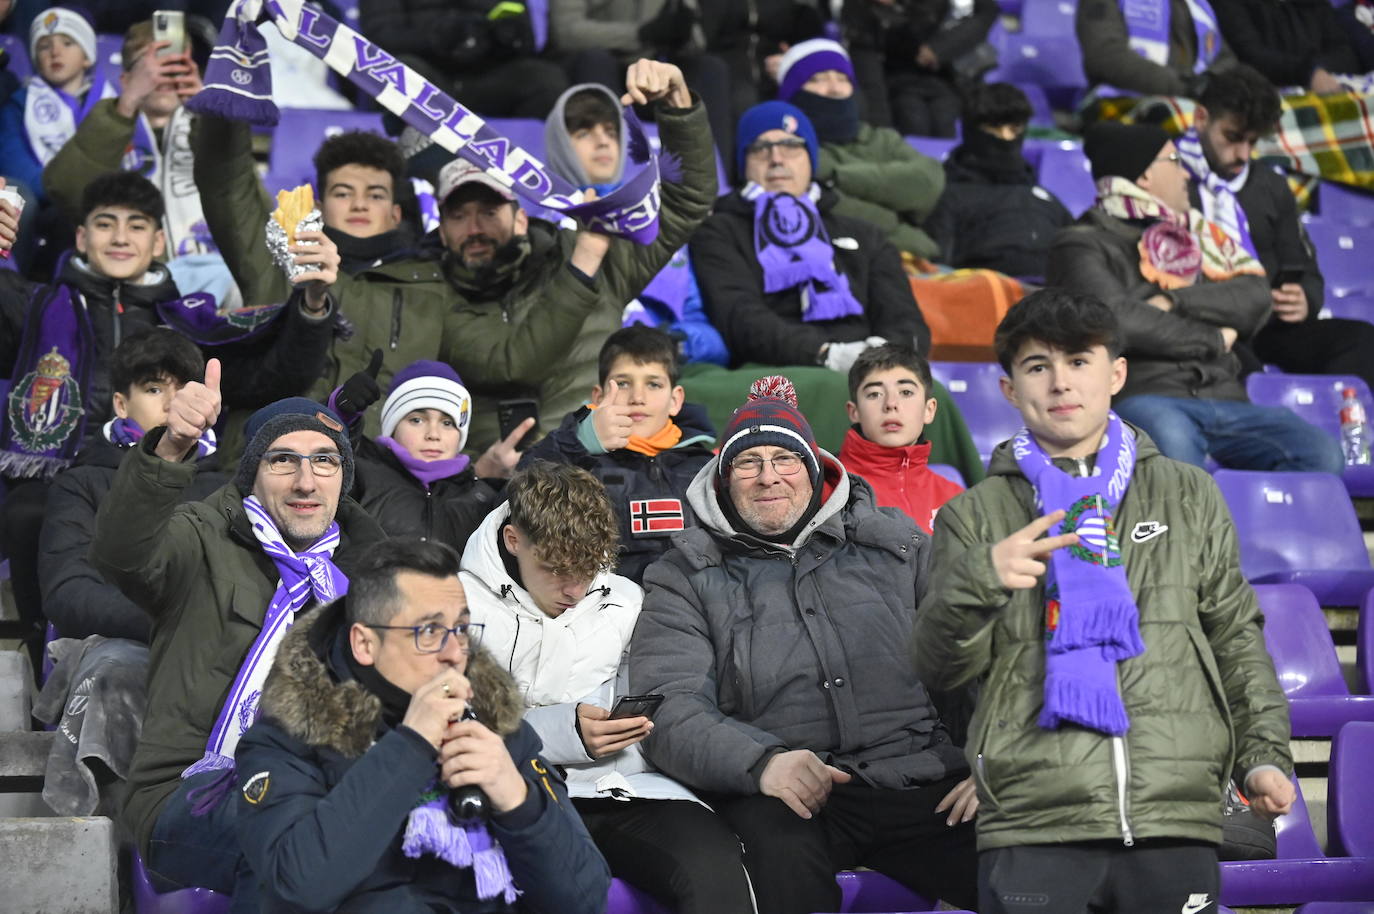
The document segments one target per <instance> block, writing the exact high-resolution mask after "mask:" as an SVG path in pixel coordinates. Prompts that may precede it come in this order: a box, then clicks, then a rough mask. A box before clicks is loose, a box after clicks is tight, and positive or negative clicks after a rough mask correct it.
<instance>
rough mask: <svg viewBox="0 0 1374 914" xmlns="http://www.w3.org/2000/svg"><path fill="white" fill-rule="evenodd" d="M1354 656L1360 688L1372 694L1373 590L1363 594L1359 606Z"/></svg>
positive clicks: (1373, 651)
mask: <svg viewBox="0 0 1374 914" xmlns="http://www.w3.org/2000/svg"><path fill="white" fill-rule="evenodd" d="M1355 645H1356V647H1355V657H1356V663H1357V670H1358V672H1359V676H1360V690H1361V691H1362V692H1363V693H1364V694H1366V695H1370V694H1374V590H1371V591H1370V592H1369V593H1367V594H1366V595H1365V598H1364V605H1363V606H1361V607H1360V624H1359V628H1358V629H1356V631H1355Z"/></svg>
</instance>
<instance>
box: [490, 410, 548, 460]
mask: <svg viewBox="0 0 1374 914" xmlns="http://www.w3.org/2000/svg"><path fill="white" fill-rule="evenodd" d="M496 418H497V421H498V422H500V423H501V440H503V441H504V440H505V439H506V438H508V437H510V433H511V432H513V431H515V429H516V428H517V427H518V426H519V425H520V423H521V422H524V421H525V420H526V419H533V420H534V422H535V426H536V428H537V427H538V425H539V401H538V400H530V399H528V398H525V399H520V400H501V401H500V402H498V403H497V404H496ZM534 432H535V429H533V428H532V429H530V430H529V431H527V432H525V434H524V435H523V436H521V438H520V440H519V441H517V442H516V443H515V449H516V450H517V451H523V450H524V449H525V448H526V447H527V446H528V445H530V444H532V443H534Z"/></svg>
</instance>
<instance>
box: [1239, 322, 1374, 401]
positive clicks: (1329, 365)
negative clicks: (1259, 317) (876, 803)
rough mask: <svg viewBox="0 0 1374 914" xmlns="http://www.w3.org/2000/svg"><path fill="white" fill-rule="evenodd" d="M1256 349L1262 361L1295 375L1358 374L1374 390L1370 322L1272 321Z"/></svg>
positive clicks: (1373, 340) (1373, 339)
mask: <svg viewBox="0 0 1374 914" xmlns="http://www.w3.org/2000/svg"><path fill="white" fill-rule="evenodd" d="M1253 348H1254V350H1255V354H1256V355H1258V356H1259V357H1260V358H1261V359H1263V360H1264V361H1266V362H1270V363H1272V364H1274V365H1277V366H1279V367H1280V368H1282V369H1283V370H1284V371H1287V372H1290V373H1292V374H1346V375H1355V376H1356V377H1359V378H1363V379H1364V382H1365V383H1366V384H1368V385H1369V387H1370V389H1371V390H1374V324H1371V323H1369V322H1368V321H1357V320H1349V319H1346V318H1339V317H1333V318H1331V319H1330V320H1321V321H1303V322H1301V323H1298V324H1288V323H1284V322H1282V321H1270V322H1269V323H1268V324H1266V325H1265V326H1264V327H1263V328H1262V329H1261V330H1260V332H1259V333H1258V334H1256V336H1255V340H1254V344H1253Z"/></svg>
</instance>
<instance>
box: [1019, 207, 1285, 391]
mask: <svg viewBox="0 0 1374 914" xmlns="http://www.w3.org/2000/svg"><path fill="white" fill-rule="evenodd" d="M1142 234H1144V227H1143V226H1141V225H1136V224H1133V223H1130V222H1126V221H1124V220H1121V219H1117V218H1116V217H1114V216H1109V215H1107V214H1106V213H1103V212H1102V211H1101V210H1099V209H1095V208H1094V209H1090V210H1088V211H1087V212H1086V213H1084V214H1083V215H1082V217H1081V218H1079V220H1078V222H1077V223H1075V224H1074V225H1071V226H1069V227H1068V228H1066V229H1064V230H1063V231H1061V232H1060V233H1059V234H1058V235H1056V236H1055V239H1054V244H1053V245H1052V246H1051V247H1050V258H1049V265H1048V267H1047V268H1046V272H1045V282H1046V284H1048V285H1051V286H1063V287H1064V288H1066V289H1071V290H1073V291H1074V292H1079V293H1083V294H1087V295H1091V296H1093V297H1095V298H1098V299H1100V300H1101V301H1103V302H1105V303H1106V304H1107V306H1108V307H1109V308H1111V309H1112V310H1113V311H1114V312H1116V317H1117V320H1118V321H1119V322H1120V325H1121V335H1122V343H1123V351H1122V354H1123V355H1125V356H1126V357H1127V359H1128V360H1129V361H1130V363H1131V369H1130V371H1129V372H1127V373H1126V384H1125V386H1124V387H1122V389H1121V392H1120V393H1119V394H1117V399H1118V400H1124V399H1126V398H1127V397H1133V396H1136V395H1138V394H1155V395H1159V396H1164V397H1202V398H1207V399H1215V400H1245V399H1246V396H1245V385H1244V383H1243V382H1242V381H1241V377H1240V374H1241V361H1240V358H1239V357H1238V356H1237V355H1236V353H1235V352H1232V351H1228V350H1227V348H1226V344H1225V341H1224V340H1223V339H1222V336H1221V328H1222V327H1231V328H1233V329H1235V331H1236V332H1237V334H1238V340H1239V342H1241V343H1243V342H1245V341H1247V340H1249V339H1250V338H1251V337H1252V336H1254V335H1255V333H1256V331H1258V330H1259V329H1260V327H1262V326H1264V322H1265V320H1266V319H1268V317H1269V311H1270V309H1271V307H1272V305H1271V303H1270V300H1269V284H1268V282H1266V281H1265V278H1264V277H1263V276H1252V275H1245V276H1237V277H1235V278H1234V279H1228V280H1226V281H1224V282H1211V281H1209V280H1208V279H1207V278H1206V277H1204V276H1199V277H1198V280H1197V282H1196V283H1194V284H1193V285H1191V286H1188V287H1186V288H1183V289H1174V290H1173V291H1172V292H1169V293H1168V297H1169V298H1170V299H1171V300H1172V301H1173V308H1172V310H1170V311H1161V310H1160V309H1158V308H1156V307H1154V306H1153V305H1151V304H1149V303H1148V302H1147V299H1148V298H1150V296H1152V295H1158V294H1161V292H1162V290H1161V289H1160V288H1159V287H1158V286H1156V285H1155V284H1153V283H1150V282H1146V280H1145V278H1144V277H1143V276H1141V274H1140V256H1141V255H1140V251H1139V249H1138V247H1137V245H1138V244H1139V242H1140V236H1141V235H1142Z"/></svg>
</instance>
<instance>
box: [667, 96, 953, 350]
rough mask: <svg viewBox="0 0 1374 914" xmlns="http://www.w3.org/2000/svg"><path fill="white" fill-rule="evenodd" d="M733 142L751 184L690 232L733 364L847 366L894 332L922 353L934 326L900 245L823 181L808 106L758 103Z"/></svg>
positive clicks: (710, 310)
mask: <svg viewBox="0 0 1374 914" xmlns="http://www.w3.org/2000/svg"><path fill="white" fill-rule="evenodd" d="M736 150H737V152H736V156H737V162H736V165H737V167H738V171H739V173H740V174H742V175H744V179H745V184H744V186H743V187H741V188H740V189H739V190H737V191H735V192H734V193H732V194H730V195H728V196H725V197H722V198H721V199H720V200H718V201H717V203H716V211H715V214H714V215H712V216H711V217H710V218H709V219H707V220H706V222H704V223H703V224H702V226H701V228H700V229H698V230H697V233H696V234H695V235H693V236H692V242H691V253H692V262H693V264H695V267H696V273H697V282H698V283H699V285H700V286H701V294H702V298H703V299H704V301H705V303H706V310H707V314H708V315H709V316H710V318H711V323H713V324H715V325H716V328H717V329H719V330H720V332H721V335H722V336H723V337H724V338H725V343H726V345H727V346H728V347H729V349H730V354H731V358H732V359H733V360H734V362H735V364H737V365H738V364H741V363H745V362H760V363H762V364H765V365H824V366H825V367H827V368H829V369H831V370H832V371H835V372H838V373H840V374H844V373H845V372H848V371H849V366H850V365H852V364H854V360H855V359H856V358H858V356H859V353H860V352H862V351H863V350H864V349H865V348H867V347H868V346H871V345H877V344H878V343H882V342H886V341H891V342H894V343H896V342H901V343H907V344H910V345H913V346H915V347H916V349H917V350H919V351H920V352H921V353H922V354H923V355H924V354H925V353H926V352H927V351H928V350H929V349H930V331H929V329H927V327H926V324H925V320H924V319H923V318H922V317H921V311H920V309H919V308H918V307H917V306H916V300H915V298H913V297H912V294H911V284H910V283H909V282H908V281H907V278H906V274H905V273H904V272H903V271H902V262H901V258H900V256H899V255H898V253H897V249H896V248H894V247H893V246H892V244H891V242H889V241H888V240H887V238H886V237H885V236H884V234H883V232H882V230H881V229H879V228H878V227H877V226H875V225H873V224H872V223H869V222H865V221H863V220H861V219H856V218H853V217H852V216H842V215H839V214H838V213H837V212H836V211H835V206H836V204H837V203H838V201H839V195H838V194H836V192H835V191H834V190H832V189H830V188H829V187H823V186H822V185H820V184H817V183H816V182H815V181H814V176H815V173H816V170H817V161H818V156H819V155H820V153H819V149H818V146H817V141H816V131H815V129H814V128H813V127H812V125H811V122H810V121H809V120H808V119H807V117H806V115H805V114H803V113H802V112H801V109H799V108H796V107H794V106H792V105H789V104H787V103H785V102H777V101H774V102H764V103H763V104H761V105H756V106H754V107H753V108H750V109H749V110H748V111H746V112H745V113H744V115H743V116H742V117H741V118H740V122H739V130H738V133H737V145H736Z"/></svg>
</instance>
